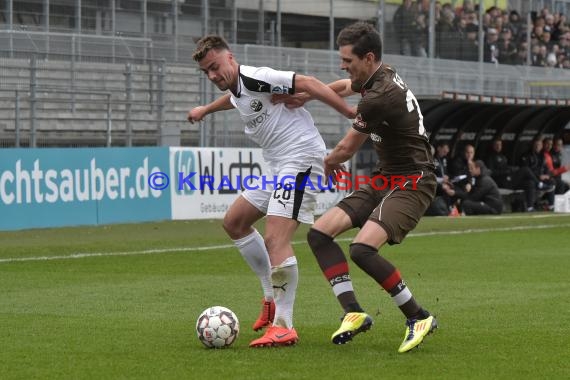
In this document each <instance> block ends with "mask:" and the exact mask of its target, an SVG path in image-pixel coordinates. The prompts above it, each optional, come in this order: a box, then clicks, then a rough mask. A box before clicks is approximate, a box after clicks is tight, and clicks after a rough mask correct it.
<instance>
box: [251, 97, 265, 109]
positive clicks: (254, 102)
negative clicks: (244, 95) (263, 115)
mask: <svg viewBox="0 0 570 380" xmlns="http://www.w3.org/2000/svg"><path fill="white" fill-rule="evenodd" d="M249 107H250V108H251V109H252V110H253V111H254V112H259V111H261V109H262V108H263V103H261V101H260V100H259V99H253V100H252V101H251V102H249Z"/></svg>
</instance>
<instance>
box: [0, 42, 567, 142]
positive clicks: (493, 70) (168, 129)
mask: <svg viewBox="0 0 570 380" xmlns="http://www.w3.org/2000/svg"><path fill="white" fill-rule="evenodd" d="M81 40H82V39H81ZM81 40H80V41H81ZM188 46H189V48H188V51H191V46H192V45H190V44H189V45H188ZM152 48H154V47H151V48H150V49H152ZM232 48H233V50H234V52H235V54H236V57H237V59H238V61H239V62H240V63H242V64H250V65H255V66H263V65H266V66H271V67H274V68H276V69H285V70H293V71H296V72H299V73H303V74H310V75H315V76H316V77H318V78H319V79H321V80H322V81H323V82H330V81H333V80H336V79H338V78H341V77H345V75H344V73H342V72H341V71H340V69H339V66H338V56H337V53H336V52H334V51H328V50H318V49H294V48H275V47H268V46H257V45H234V46H233V47H232ZM82 51H83V52H85V51H86V49H83V48H82ZM133 51H134V50H133ZM140 53H141V56H135V58H134V59H133V60H132V62H128V63H118V61H119V60H118V59H117V57H112V56H111V57H110V56H101V55H100V56H98V57H97V59H93V60H92V61H91V58H92V57H91V56H89V55H87V56H86V55H81V56H79V54H78V53H76V55H75V56H69V55H63V54H59V55H58V56H57V57H46V56H44V55H40V56H39V57H38V56H34V55H32V56H30V57H29V58H28V59H19V58H0V96H1V98H0V145H1V146H18V145H21V146H109V145H115V146H116V145H120V146H122V145H125V146H132V145H161V144H162V145H192V146H252V143H251V142H250V141H249V140H248V139H247V138H246V137H245V136H244V133H243V125H242V121H241V119H240V118H239V115H238V114H237V112H222V113H219V114H214V115H209V116H208V117H207V118H206V120H205V121H204V122H202V123H200V124H199V125H190V124H189V123H188V122H187V121H186V113H187V111H188V110H189V109H190V108H191V107H193V106H196V105H199V104H204V103H206V102H209V101H211V100H213V99H215V98H216V97H218V96H219V95H220V92H219V91H218V90H217V89H215V88H214V87H213V86H212V85H211V84H210V83H209V82H208V81H207V79H206V78H205V77H204V76H203V75H202V74H201V73H200V72H199V71H198V70H197V68H196V66H195V64H180V63H178V64H175V63H168V62H167V61H166V60H156V59H151V58H149V57H146V58H145V57H144V56H143V55H142V51H140ZM56 58H58V59H59V60H58V59H56ZM113 60H115V63H112V62H113ZM384 60H385V62H386V63H387V64H390V65H392V66H394V67H395V68H396V69H397V70H398V71H399V73H400V75H401V76H402V77H403V78H404V80H405V81H406V82H407V83H408V84H409V85H410V87H411V88H412V90H413V91H414V93H415V94H416V96H418V97H440V96H441V94H442V92H443V91H451V92H467V93H476V94H482V95H491V96H513V97H537V98H551V99H552V98H559V99H568V98H570V70H562V69H552V68H537V67H524V66H505V65H493V64H486V63H477V62H471V63H468V62H458V61H452V60H441V59H429V58H417V57H404V56H398V55H386V56H385V57H384ZM125 61H128V60H127V59H126V58H125ZM349 99H350V98H349ZM356 100H357V99H351V101H352V102H354V101H356ZM307 107H308V109H309V111H310V112H311V113H312V114H313V117H314V119H315V122H316V124H317V127H318V128H319V130H320V131H321V133H322V134H323V136H324V138H325V141H326V142H327V143H328V145H331V144H333V143H334V142H336V141H338V139H339V138H340V137H341V136H342V135H343V134H344V132H345V130H346V128H347V126H348V125H349V122H348V121H347V120H346V119H345V118H343V117H342V116H340V115H337V114H336V113H335V112H331V111H330V108H328V107H327V106H325V105H323V104H321V103H319V102H310V103H309V104H308V106H307Z"/></svg>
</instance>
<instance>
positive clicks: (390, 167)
mask: <svg viewBox="0 0 570 380" xmlns="http://www.w3.org/2000/svg"><path fill="white" fill-rule="evenodd" d="M355 87H356V85H353V90H354V91H360V93H361V94H362V99H361V100H360V102H359V103H358V110H357V116H356V119H355V120H354V123H353V125H352V127H353V128H354V129H355V130H357V131H359V132H363V133H367V134H369V135H370V139H371V140H372V143H373V145H374V149H375V150H376V153H377V154H378V163H377V164H376V168H375V171H376V172H381V173H382V174H406V173H418V172H420V171H423V170H429V171H433V170H434V169H435V166H434V162H433V156H432V153H431V146H430V144H429V141H428V138H427V135H426V130H425V128H424V125H423V115H422V113H421V111H420V106H419V104H418V101H417V99H416V97H415V96H414V94H413V93H412V91H411V90H410V89H408V86H407V85H406V83H404V81H403V80H402V78H400V76H399V75H398V74H397V73H396V71H395V70H394V69H392V68H391V67H389V66H386V65H385V64H382V66H380V68H379V69H378V70H377V71H376V72H375V73H374V74H373V75H372V77H370V79H369V80H368V81H367V82H366V83H365V84H364V86H362V88H355Z"/></svg>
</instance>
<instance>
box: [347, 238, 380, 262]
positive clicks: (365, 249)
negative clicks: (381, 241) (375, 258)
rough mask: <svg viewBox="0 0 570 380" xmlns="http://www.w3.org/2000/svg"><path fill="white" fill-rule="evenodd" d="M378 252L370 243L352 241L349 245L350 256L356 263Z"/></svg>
mask: <svg viewBox="0 0 570 380" xmlns="http://www.w3.org/2000/svg"><path fill="white" fill-rule="evenodd" d="M376 254H378V250H377V249H376V248H374V247H372V246H370V245H366V244H362V243H352V244H351V245H350V258H351V259H352V261H354V262H355V263H356V264H357V265H358V264H359V263H360V262H361V261H362V260H363V259H365V258H367V257H370V256H372V255H376Z"/></svg>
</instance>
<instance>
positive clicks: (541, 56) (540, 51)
mask: <svg viewBox="0 0 570 380" xmlns="http://www.w3.org/2000/svg"><path fill="white" fill-rule="evenodd" d="M531 63H532V66H542V67H544V66H546V46H544V45H538V44H536V45H533V46H532V50H531Z"/></svg>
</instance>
